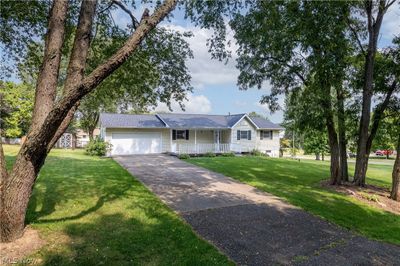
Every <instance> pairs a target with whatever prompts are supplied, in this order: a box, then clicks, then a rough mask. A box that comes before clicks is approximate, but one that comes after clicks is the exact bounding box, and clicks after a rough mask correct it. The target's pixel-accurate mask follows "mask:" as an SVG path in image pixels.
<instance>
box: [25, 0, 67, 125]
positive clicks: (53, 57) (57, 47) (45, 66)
mask: <svg viewBox="0 0 400 266" xmlns="http://www.w3.org/2000/svg"><path fill="white" fill-rule="evenodd" d="M68 2H69V1H64V0H55V1H54V2H53V5H52V7H51V10H50V18H49V23H48V31H47V34H46V41H45V50H44V57H43V63H42V66H41V69H40V73H39V76H38V80H37V85H36V95H35V105H34V110H33V116H32V123H31V127H40V126H41V124H42V123H43V121H44V120H45V118H46V116H47V114H48V113H49V112H50V110H51V109H52V108H53V103H54V100H55V97H56V88H57V81H58V75H59V69H60V62H61V49H62V47H63V44H64V32H65V27H64V26H65V21H66V18H67V11H68Z"/></svg>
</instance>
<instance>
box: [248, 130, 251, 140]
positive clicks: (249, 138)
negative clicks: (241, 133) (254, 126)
mask: <svg viewBox="0 0 400 266" xmlns="http://www.w3.org/2000/svg"><path fill="white" fill-rule="evenodd" d="M248 132H249V133H247V139H248V140H251V130H249V131H248Z"/></svg>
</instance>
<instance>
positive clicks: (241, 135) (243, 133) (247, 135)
mask: <svg viewBox="0 0 400 266" xmlns="http://www.w3.org/2000/svg"><path fill="white" fill-rule="evenodd" d="M241 139H247V140H251V130H238V131H237V140H241Z"/></svg>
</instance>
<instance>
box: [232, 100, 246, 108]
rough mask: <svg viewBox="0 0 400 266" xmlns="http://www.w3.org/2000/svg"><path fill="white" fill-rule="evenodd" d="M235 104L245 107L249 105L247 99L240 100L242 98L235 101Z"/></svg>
mask: <svg viewBox="0 0 400 266" xmlns="http://www.w3.org/2000/svg"><path fill="white" fill-rule="evenodd" d="M233 104H234V105H235V106H237V107H245V106H247V105H248V104H247V102H246V101H240V100H236V101H234V102H233Z"/></svg>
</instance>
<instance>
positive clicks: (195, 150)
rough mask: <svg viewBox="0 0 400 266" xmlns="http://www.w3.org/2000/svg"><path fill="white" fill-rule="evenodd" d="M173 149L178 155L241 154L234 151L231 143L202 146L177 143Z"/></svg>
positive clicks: (205, 144) (201, 144) (203, 144)
mask: <svg viewBox="0 0 400 266" xmlns="http://www.w3.org/2000/svg"><path fill="white" fill-rule="evenodd" d="M174 146H175V147H173V152H175V153H178V154H202V153H207V152H212V153H227V152H232V151H234V152H240V151H239V150H237V149H233V148H234V145H232V144H231V143H219V144H218V143H200V144H186V143H176V144H175V145H174Z"/></svg>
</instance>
